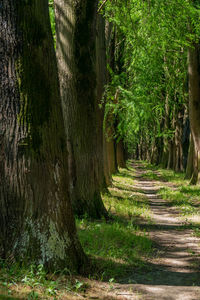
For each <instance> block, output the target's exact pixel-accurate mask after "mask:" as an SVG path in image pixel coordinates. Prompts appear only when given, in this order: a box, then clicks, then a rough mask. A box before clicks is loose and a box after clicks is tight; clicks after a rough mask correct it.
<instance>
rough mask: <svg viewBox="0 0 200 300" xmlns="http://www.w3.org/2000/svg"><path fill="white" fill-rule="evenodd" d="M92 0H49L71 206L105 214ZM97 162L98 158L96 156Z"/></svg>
mask: <svg viewBox="0 0 200 300" xmlns="http://www.w3.org/2000/svg"><path fill="white" fill-rule="evenodd" d="M97 4H98V1H97V0H94V1H91V0H77V1H73V0H55V16H56V30H57V59H58V69H59V78H60V87H61V98H62V106H63V114H64V123H65V130H66V134H67V138H68V152H69V170H70V171H69V172H70V177H71V181H70V195H71V199H72V205H73V209H74V212H75V213H76V214H77V215H79V216H80V215H84V214H87V215H88V216H90V217H93V218H98V217H101V216H102V215H106V210H105V207H104V205H103V202H102V199H101V195H100V188H101V183H100V182H99V157H101V156H102V153H100V152H101V151H102V147H100V148H99V147H98V143H97V140H98V139H99V138H100V139H101V143H103V139H102V136H98V135H99V129H98V128H97V123H98V121H99V117H98V113H97V90H96V88H97V74H96V47H95V46H96V17H97ZM102 163H103V161H102Z"/></svg>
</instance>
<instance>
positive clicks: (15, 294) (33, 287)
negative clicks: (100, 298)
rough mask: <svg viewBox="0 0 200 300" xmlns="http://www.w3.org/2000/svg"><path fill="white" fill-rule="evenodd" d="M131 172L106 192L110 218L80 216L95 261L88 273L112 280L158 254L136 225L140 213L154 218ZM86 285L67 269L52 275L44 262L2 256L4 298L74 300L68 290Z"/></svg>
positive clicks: (0, 270) (141, 266) (85, 242)
mask: <svg viewBox="0 0 200 300" xmlns="http://www.w3.org/2000/svg"><path fill="white" fill-rule="evenodd" d="M133 176H134V170H133V169H132V168H130V167H129V169H121V170H120V172H119V173H118V174H116V175H115V176H113V186H112V187H110V188H109V194H105V195H103V200H104V203H105V206H106V208H107V210H108V212H109V215H110V219H109V221H108V220H105V219H102V220H96V221H92V220H88V219H87V218H84V219H81V220H78V219H77V220H76V223H77V228H78V234H79V238H80V240H81V243H82V245H83V248H84V251H85V252H86V254H87V255H88V256H89V257H90V258H91V262H93V266H92V269H91V274H90V278H91V279H92V278H93V279H98V280H106V281H107V282H108V283H109V284H110V285H112V284H113V282H115V281H116V280H118V279H120V278H123V277H124V276H126V275H128V274H130V273H131V274H133V272H134V271H135V270H136V269H137V270H141V269H145V270H146V269H147V268H149V267H148V263H147V258H148V257H149V256H150V255H151V254H153V253H154V252H153V247H152V242H151V240H150V238H149V236H148V233H146V232H145V230H140V229H139V227H138V226H137V222H138V219H139V218H141V219H146V220H147V221H150V212H149V206H148V203H147V198H146V196H145V195H144V194H142V193H140V190H138V189H136V188H133V184H134V177H133ZM85 288H87V287H86V285H85V283H84V282H82V280H80V279H77V277H76V276H74V275H71V274H70V273H69V271H68V270H59V272H57V273H56V274H48V273H46V271H45V269H44V267H43V266H42V265H39V266H34V265H31V266H23V265H19V264H16V263H13V264H9V263H7V262H5V261H0V299H28V300H30V299H32V300H33V299H63V295H64V297H65V299H71V298H70V297H71V296H70V294H69V292H70V293H71V292H74V293H77V292H81V291H82V290H83V289H85ZM67 295H68V296H67ZM71 295H72V294H71ZM67 297H69V298H67Z"/></svg>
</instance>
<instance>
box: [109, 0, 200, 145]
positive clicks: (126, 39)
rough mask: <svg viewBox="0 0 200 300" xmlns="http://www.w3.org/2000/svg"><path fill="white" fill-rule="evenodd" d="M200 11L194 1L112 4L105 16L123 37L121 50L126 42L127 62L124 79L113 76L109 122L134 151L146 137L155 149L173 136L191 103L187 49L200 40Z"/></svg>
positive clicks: (124, 55) (139, 0)
mask: <svg viewBox="0 0 200 300" xmlns="http://www.w3.org/2000/svg"><path fill="white" fill-rule="evenodd" d="M199 11H200V10H199V5H197V4H196V5H195V6H193V4H192V2H191V1H188V0H178V1H177V0H170V1H169V0H168V1H166V0H161V1H153V0H149V1H143V0H137V1H136V0H132V1H130V0H128V1H122V0H116V1H115V2H111V1H107V4H106V10H105V17H106V18H107V19H108V20H109V21H110V22H112V23H113V24H115V28H116V30H117V32H118V34H117V38H116V49H117V48H118V45H119V44H120V43H122V40H123V43H124V51H123V52H122V53H121V55H122V58H121V61H123V62H124V63H123V68H122V70H121V72H120V74H119V73H118V72H116V71H114V70H112V71H111V78H112V80H111V82H110V83H109V85H108V86H107V89H106V99H107V104H106V116H105V117H107V115H109V112H111V113H113V114H114V116H115V119H116V120H117V123H118V131H117V134H116V135H117V136H121V137H123V138H124V140H125V141H126V143H127V144H128V145H129V148H130V149H132V148H135V147H136V145H137V144H138V143H139V142H140V141H141V138H142V139H143V140H145V141H146V144H148V145H150V144H152V143H153V141H154V140H155V138H162V137H164V136H165V137H167V138H172V137H173V135H174V129H173V124H172V119H173V113H174V111H175V110H176V111H177V110H179V108H181V107H182V106H183V104H184V103H187V101H188V96H187V49H188V47H190V45H191V44H192V42H193V41H194V40H196V39H197V38H198V37H199V36H200V25H199V24H200V22H199ZM124 16H126V17H124ZM191 24H192V25H191ZM191 26H192V27H193V30H192V31H191V30H190V27H191ZM115 55H116V56H117V55H118V53H117V50H116V54H115ZM116 61H117V59H116ZM109 70H110V68H109ZM116 90H118V91H119V96H118V101H117V103H116V101H114V95H115V93H116ZM166 97H167V98H168V103H169V107H170V111H169V118H170V123H171V124H170V126H171V128H170V127H169V128H168V129H167V131H165V130H164V128H163V121H164V119H165V117H166V112H165V101H166Z"/></svg>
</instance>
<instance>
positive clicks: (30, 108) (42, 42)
mask: <svg viewBox="0 0 200 300" xmlns="http://www.w3.org/2000/svg"><path fill="white" fill-rule="evenodd" d="M0 70H1V72H0V111H1V114H0V144H1V150H0V181H1V185H0V256H1V258H12V259H13V258H14V259H16V260H24V261H27V262H28V263H30V262H33V263H36V264H37V263H42V264H44V265H45V266H47V267H48V268H49V269H59V268H64V267H65V266H66V267H69V268H72V269H76V270H77V269H79V268H80V267H81V266H82V265H83V264H84V262H85V261H86V257H85V255H84V253H83V251H82V248H81V245H80V243H79V241H78V238H77V233H76V228H75V222H74V217H73V214H72V208H71V204H70V201H69V195H68V182H67V161H66V158H67V151H66V141H65V137H64V123H63V118H62V110H61V100H60V95H59V86H58V78H57V68H56V58H55V53H54V48H53V39H52V36H51V28H50V21H49V14H48V1H47V0H44V1H40V0H33V1H22V0H18V1H13V0H4V1H3V2H1V4H0Z"/></svg>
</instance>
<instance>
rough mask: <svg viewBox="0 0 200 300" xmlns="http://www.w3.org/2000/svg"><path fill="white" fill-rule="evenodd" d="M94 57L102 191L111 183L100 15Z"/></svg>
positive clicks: (102, 19)
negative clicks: (105, 124) (106, 143)
mask: <svg viewBox="0 0 200 300" xmlns="http://www.w3.org/2000/svg"><path fill="white" fill-rule="evenodd" d="M96 57H97V116H98V118H97V125H96V126H97V130H98V133H97V143H98V149H99V151H98V152H99V154H100V157H99V173H100V174H99V177H100V180H99V181H100V183H101V189H102V191H107V186H109V185H110V184H111V176H110V174H109V170H108V160H107V152H106V147H105V142H106V140H105V135H104V132H103V119H104V105H102V98H103V94H104V92H105V85H106V72H107V70H106V40H105V19H104V18H103V16H102V15H100V14H99V15H98V16H97V37H96Z"/></svg>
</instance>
